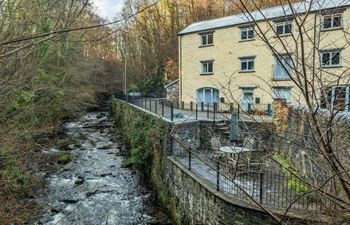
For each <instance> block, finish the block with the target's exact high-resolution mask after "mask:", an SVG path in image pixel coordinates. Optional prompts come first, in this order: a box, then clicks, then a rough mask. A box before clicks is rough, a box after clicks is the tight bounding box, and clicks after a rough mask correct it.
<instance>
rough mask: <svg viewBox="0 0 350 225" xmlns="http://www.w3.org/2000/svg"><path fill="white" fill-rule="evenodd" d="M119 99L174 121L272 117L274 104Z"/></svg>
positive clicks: (120, 96)
mask: <svg viewBox="0 0 350 225" xmlns="http://www.w3.org/2000/svg"><path fill="white" fill-rule="evenodd" d="M116 97H117V98H119V99H121V100H123V101H127V102H129V103H130V104H133V105H135V106H138V107H140V108H143V109H145V110H147V111H149V112H152V113H155V114H157V115H159V116H162V117H164V118H167V119H169V120H171V121H174V119H184V120H186V119H192V120H193V119H194V120H198V119H201V120H203V119H208V120H213V121H215V120H222V119H224V120H230V119H231V118H230V117H231V113H232V112H237V113H238V116H239V115H243V114H244V115H248V116H251V115H259V116H272V115H273V106H272V104H247V105H246V106H244V107H242V106H241V105H239V104H233V103H230V104H223V103H220V104H218V103H213V104H209V103H204V102H200V103H197V102H173V101H169V100H167V99H160V98H144V97H132V96H125V95H118V96H116Z"/></svg>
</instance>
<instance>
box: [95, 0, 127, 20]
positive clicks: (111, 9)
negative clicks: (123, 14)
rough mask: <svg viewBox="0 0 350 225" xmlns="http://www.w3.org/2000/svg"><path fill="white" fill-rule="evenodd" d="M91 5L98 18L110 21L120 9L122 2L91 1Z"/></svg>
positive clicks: (112, 0)
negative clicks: (94, 8)
mask: <svg viewBox="0 0 350 225" xmlns="http://www.w3.org/2000/svg"><path fill="white" fill-rule="evenodd" d="M92 3H93V5H94V6H95V7H96V8H97V9H96V10H97V11H96V12H97V14H98V15H99V16H101V17H102V18H104V19H107V20H109V21H111V20H113V17H115V16H116V14H117V13H118V12H120V10H121V9H122V7H123V4H124V0H92Z"/></svg>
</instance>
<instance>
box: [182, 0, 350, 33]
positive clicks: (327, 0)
mask: <svg viewBox="0 0 350 225" xmlns="http://www.w3.org/2000/svg"><path fill="white" fill-rule="evenodd" d="M310 4H311V5H310ZM310 6H311V11H312V12H316V11H320V10H327V9H334V8H342V7H346V6H350V0H314V1H312V0H305V1H302V2H298V3H293V4H292V8H290V6H289V5H283V6H277V7H273V8H266V9H262V10H260V11H254V12H252V13H251V15H252V18H254V20H255V21H263V20H266V19H275V18H280V17H285V16H290V15H292V14H293V13H292V12H293V11H295V12H296V13H298V14H302V13H305V12H307V11H308V9H309V8H310ZM292 9H293V10H292ZM252 18H251V17H250V16H249V15H248V14H247V13H242V14H238V15H232V16H226V17H222V18H217V19H212V20H206V21H202V22H197V23H193V24H191V25H190V26H188V27H186V28H185V29H184V30H182V31H180V32H179V33H178V35H184V34H189V33H196V32H200V31H206V30H212V29H217V28H223V27H230V26H237V25H240V24H245V23H249V22H252V21H253V19H252Z"/></svg>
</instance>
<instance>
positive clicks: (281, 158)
mask: <svg viewBox="0 0 350 225" xmlns="http://www.w3.org/2000/svg"><path fill="white" fill-rule="evenodd" d="M273 159H274V160H275V161H276V162H278V163H279V164H280V165H281V166H282V167H283V169H282V171H283V172H284V173H285V174H286V175H287V177H288V188H289V189H291V190H294V191H297V192H300V193H306V192H309V191H310V188H309V187H308V186H307V185H306V184H304V183H303V182H301V181H300V179H298V178H297V177H296V176H298V177H299V178H302V174H301V173H299V172H298V171H297V170H296V169H295V168H294V167H293V165H292V164H291V162H290V161H289V159H288V158H287V156H286V155H285V154H284V153H283V152H282V151H280V150H278V151H276V152H275V154H274V155H273Z"/></svg>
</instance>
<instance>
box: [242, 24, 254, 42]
mask: <svg viewBox="0 0 350 225" xmlns="http://www.w3.org/2000/svg"><path fill="white" fill-rule="evenodd" d="M254 38H255V31H254V29H253V27H244V28H241V41H248V40H253V39H254Z"/></svg>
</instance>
